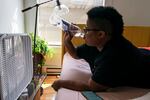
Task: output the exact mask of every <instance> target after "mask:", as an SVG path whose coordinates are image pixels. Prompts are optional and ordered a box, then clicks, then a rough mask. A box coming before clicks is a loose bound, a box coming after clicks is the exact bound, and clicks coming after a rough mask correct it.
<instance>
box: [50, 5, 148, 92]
mask: <svg viewBox="0 0 150 100" xmlns="http://www.w3.org/2000/svg"><path fill="white" fill-rule="evenodd" d="M87 15H88V20H87V27H86V28H85V29H84V33H85V36H84V39H85V43H86V44H84V45H81V46H79V47H77V48H75V47H74V46H73V44H72V42H71V39H72V37H73V36H71V35H69V34H68V33H66V34H65V36H64V44H65V46H66V48H67V50H68V52H69V53H70V55H71V56H72V57H74V58H76V59H80V58H84V59H85V60H86V61H87V62H88V63H89V64H90V67H91V71H92V76H91V78H90V79H89V80H88V83H84V82H80V81H78V80H74V81H71V80H57V81H55V82H54V83H53V85H52V87H53V88H54V89H55V90H56V91H57V90H58V89H59V88H61V87H63V88H68V89H72V90H78V91H82V90H92V91H104V90H107V89H108V88H113V87H118V86H134V87H142V88H149V87H150V81H149V79H148V76H150V75H149V72H150V70H148V69H149V68H148V67H149V66H148V65H150V64H149V62H150V61H149V62H148V61H147V60H144V59H145V57H144V55H143V54H142V53H141V52H140V50H139V49H138V48H137V47H135V46H134V45H132V43H130V42H129V41H128V40H126V39H125V38H124V37H123V36H122V33H123V20H122V16H121V15H120V14H119V13H118V11H116V10H115V9H114V8H112V7H101V6H100V7H95V8H92V9H91V10H89V11H88V12H87ZM146 78H147V79H146Z"/></svg>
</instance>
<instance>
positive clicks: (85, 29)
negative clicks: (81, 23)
mask: <svg viewBox="0 0 150 100" xmlns="http://www.w3.org/2000/svg"><path fill="white" fill-rule="evenodd" d="M89 31H101V30H100V29H89V28H87V27H85V28H83V32H84V33H85V34H87V33H88V32H89Z"/></svg>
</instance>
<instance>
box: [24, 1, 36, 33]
mask: <svg viewBox="0 0 150 100" xmlns="http://www.w3.org/2000/svg"><path fill="white" fill-rule="evenodd" d="M35 4H36V0H24V9H25V8H28V7H32V6H33V5H35ZM35 13H36V9H35V8H32V9H30V10H28V11H26V12H24V17H25V32H27V33H30V32H34V28H35Z"/></svg>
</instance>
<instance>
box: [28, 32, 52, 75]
mask: <svg viewBox="0 0 150 100" xmlns="http://www.w3.org/2000/svg"><path fill="white" fill-rule="evenodd" d="M29 35H30V37H31V39H32V53H33V63H34V74H41V73H42V66H43V65H44V64H45V61H46V60H45V56H49V57H50V58H52V57H53V55H54V49H53V48H50V47H48V43H47V42H46V41H45V40H44V39H42V38H41V37H40V36H36V43H35V44H36V46H35V50H34V34H33V33H29Z"/></svg>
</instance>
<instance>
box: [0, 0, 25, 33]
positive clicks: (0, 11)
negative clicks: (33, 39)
mask: <svg viewBox="0 0 150 100" xmlns="http://www.w3.org/2000/svg"><path fill="white" fill-rule="evenodd" d="M22 8H23V0H0V33H24V17H23V13H22V12H21V10H22Z"/></svg>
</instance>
